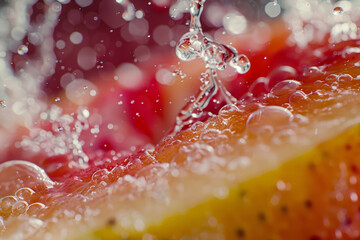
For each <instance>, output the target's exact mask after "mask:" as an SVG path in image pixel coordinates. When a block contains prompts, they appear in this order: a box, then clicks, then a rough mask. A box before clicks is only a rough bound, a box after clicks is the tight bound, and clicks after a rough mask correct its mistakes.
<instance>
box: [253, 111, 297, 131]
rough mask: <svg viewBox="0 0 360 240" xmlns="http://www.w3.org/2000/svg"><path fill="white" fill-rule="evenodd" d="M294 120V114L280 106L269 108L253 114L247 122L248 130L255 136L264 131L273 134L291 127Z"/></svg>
mask: <svg viewBox="0 0 360 240" xmlns="http://www.w3.org/2000/svg"><path fill="white" fill-rule="evenodd" d="M292 119H293V115H292V113H291V112H290V111H289V110H287V109H286V108H283V107H279V106H267V107H264V108H260V109H258V110H256V111H255V112H253V113H251V114H250V116H249V118H248V119H247V121H246V128H247V129H248V130H249V131H250V132H251V133H252V134H255V135H259V134H262V133H263V131H267V132H269V131H270V132H271V133H272V132H273V131H277V130H280V129H282V128H284V126H287V125H289V123H291V121H292Z"/></svg>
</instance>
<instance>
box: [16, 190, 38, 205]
mask: <svg viewBox="0 0 360 240" xmlns="http://www.w3.org/2000/svg"><path fill="white" fill-rule="evenodd" d="M34 193H35V191H34V190H32V189H31V188H28V187H24V188H20V189H18V190H17V191H16V192H15V196H16V198H17V199H18V200H24V201H27V202H29V201H30V200H31V196H32V195H33V194H34Z"/></svg>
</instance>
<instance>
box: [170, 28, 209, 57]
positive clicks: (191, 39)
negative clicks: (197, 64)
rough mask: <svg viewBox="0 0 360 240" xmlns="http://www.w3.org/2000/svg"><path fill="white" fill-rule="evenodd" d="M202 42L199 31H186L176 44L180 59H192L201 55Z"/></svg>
mask: <svg viewBox="0 0 360 240" xmlns="http://www.w3.org/2000/svg"><path fill="white" fill-rule="evenodd" d="M202 48H203V46H202V43H201V40H200V39H199V33H198V32H197V31H192V32H187V33H185V34H184V35H183V36H182V37H181V39H180V40H179V42H178V44H177V46H176V55H177V57H178V58H179V59H180V60H183V61H191V60H194V59H196V58H198V57H200V55H201V52H202Z"/></svg>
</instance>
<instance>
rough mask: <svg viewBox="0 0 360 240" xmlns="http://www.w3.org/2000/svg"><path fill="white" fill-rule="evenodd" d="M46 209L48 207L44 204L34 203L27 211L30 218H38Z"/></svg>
mask: <svg viewBox="0 0 360 240" xmlns="http://www.w3.org/2000/svg"><path fill="white" fill-rule="evenodd" d="M45 208H46V205H45V204H43V203H39V202H36V203H32V204H30V205H29V206H28V207H27V209H26V214H27V215H29V216H30V217H38V216H39V215H40V214H41V213H42V211H43V210H44V209H45Z"/></svg>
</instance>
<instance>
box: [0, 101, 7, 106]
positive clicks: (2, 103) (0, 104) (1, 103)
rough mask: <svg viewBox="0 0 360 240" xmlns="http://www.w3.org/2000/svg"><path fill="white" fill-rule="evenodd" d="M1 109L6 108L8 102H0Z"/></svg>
mask: <svg viewBox="0 0 360 240" xmlns="http://www.w3.org/2000/svg"><path fill="white" fill-rule="evenodd" d="M0 108H6V102H5V101H4V100H0Z"/></svg>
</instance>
